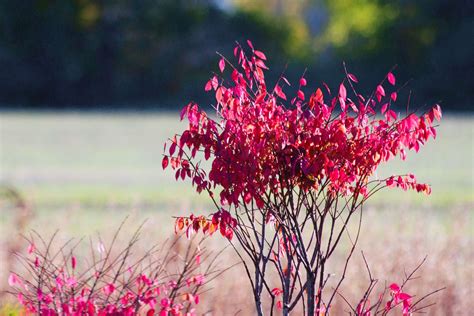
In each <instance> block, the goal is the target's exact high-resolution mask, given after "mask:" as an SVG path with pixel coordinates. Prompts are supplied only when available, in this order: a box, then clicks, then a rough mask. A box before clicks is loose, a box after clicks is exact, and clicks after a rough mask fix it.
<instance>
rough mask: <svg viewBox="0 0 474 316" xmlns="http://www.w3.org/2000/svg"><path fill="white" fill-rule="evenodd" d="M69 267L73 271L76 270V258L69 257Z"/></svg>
mask: <svg viewBox="0 0 474 316" xmlns="http://www.w3.org/2000/svg"><path fill="white" fill-rule="evenodd" d="M71 267H72V268H73V269H75V268H76V257H74V256H72V257H71Z"/></svg>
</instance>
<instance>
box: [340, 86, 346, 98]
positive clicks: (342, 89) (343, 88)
mask: <svg viewBox="0 0 474 316" xmlns="http://www.w3.org/2000/svg"><path fill="white" fill-rule="evenodd" d="M339 97H341V98H342V99H344V100H346V98H347V90H346V87H345V86H344V84H343V83H341V85H340V86H339Z"/></svg>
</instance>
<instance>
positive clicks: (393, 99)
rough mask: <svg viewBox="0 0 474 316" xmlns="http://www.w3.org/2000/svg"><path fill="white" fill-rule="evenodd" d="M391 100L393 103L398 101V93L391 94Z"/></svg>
mask: <svg viewBox="0 0 474 316" xmlns="http://www.w3.org/2000/svg"><path fill="white" fill-rule="evenodd" d="M390 99H392V101H393V102H395V101H397V93H396V92H392V93H391V94H390Z"/></svg>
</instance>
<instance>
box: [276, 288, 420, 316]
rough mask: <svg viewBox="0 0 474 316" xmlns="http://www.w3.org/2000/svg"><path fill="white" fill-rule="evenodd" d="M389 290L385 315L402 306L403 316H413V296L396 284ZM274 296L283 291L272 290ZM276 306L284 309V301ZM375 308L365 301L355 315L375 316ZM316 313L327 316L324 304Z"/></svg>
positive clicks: (277, 296)
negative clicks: (373, 310)
mask: <svg viewBox="0 0 474 316" xmlns="http://www.w3.org/2000/svg"><path fill="white" fill-rule="evenodd" d="M389 290H390V298H389V299H388V300H387V302H386V303H385V308H384V311H385V314H387V313H388V312H390V311H395V310H396V309H397V306H401V308H402V314H403V316H409V315H411V308H412V305H411V298H412V296H411V295H409V294H407V293H404V292H402V290H401V288H400V286H399V285H398V284H396V283H392V284H391V285H390V286H389ZM384 293H385V292H384ZM272 294H273V295H274V296H275V297H276V298H279V297H281V295H282V294H283V290H281V289H279V288H274V289H273V290H272ZM383 296H384V295H383V294H381V296H380V298H379V299H380V300H382V299H383ZM276 306H277V308H278V309H282V307H283V306H282V301H281V300H279V301H277V304H276ZM373 308H374V306H371V304H370V301H369V300H364V301H363V302H361V303H359V304H358V305H357V308H356V310H355V315H356V316H372V315H374V313H373V312H372V309H373ZM316 312H317V314H316V315H321V316H323V315H325V314H326V308H325V306H324V304H323V306H321V308H320V310H319V311H316Z"/></svg>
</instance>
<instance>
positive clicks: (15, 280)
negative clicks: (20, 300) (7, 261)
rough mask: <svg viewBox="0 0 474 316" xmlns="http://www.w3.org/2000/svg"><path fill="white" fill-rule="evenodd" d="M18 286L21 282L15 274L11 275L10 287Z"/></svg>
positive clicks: (9, 279) (9, 278)
mask: <svg viewBox="0 0 474 316" xmlns="http://www.w3.org/2000/svg"><path fill="white" fill-rule="evenodd" d="M17 284H20V280H19V279H18V277H17V275H16V274H15V273H11V274H10V276H9V277H8V285H10V286H15V285H17Z"/></svg>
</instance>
